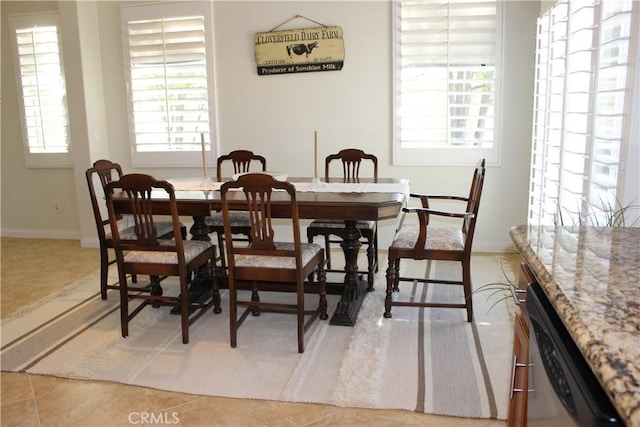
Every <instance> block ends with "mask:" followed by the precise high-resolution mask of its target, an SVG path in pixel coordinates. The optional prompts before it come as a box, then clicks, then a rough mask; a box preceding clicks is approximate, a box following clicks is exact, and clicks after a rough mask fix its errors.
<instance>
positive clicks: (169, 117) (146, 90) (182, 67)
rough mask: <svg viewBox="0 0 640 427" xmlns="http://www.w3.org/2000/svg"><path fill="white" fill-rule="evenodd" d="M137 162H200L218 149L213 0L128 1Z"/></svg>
mask: <svg viewBox="0 0 640 427" xmlns="http://www.w3.org/2000/svg"><path fill="white" fill-rule="evenodd" d="M121 11H122V19H123V32H124V34H123V41H124V52H125V69H126V72H127V93H128V108H129V126H130V133H131V144H132V147H131V148H132V164H133V165H134V166H197V165H202V147H203V141H204V145H205V152H206V156H207V158H208V159H209V160H210V161H211V162H210V163H209V164H212V161H213V159H215V158H216V154H215V152H214V151H215V146H216V143H215V121H214V118H215V114H214V103H213V100H214V96H213V90H214V85H213V55H212V47H213V41H212V39H211V35H212V34H213V30H212V19H211V3H210V2H182V3H155V4H153V5H151V4H143V5H136V6H128V5H125V6H122V9H121Z"/></svg>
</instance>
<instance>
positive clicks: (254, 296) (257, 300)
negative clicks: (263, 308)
mask: <svg viewBox="0 0 640 427" xmlns="http://www.w3.org/2000/svg"><path fill="white" fill-rule="evenodd" d="M251 302H255V303H257V304H259V303H260V294H259V293H258V288H257V286H255V284H254V286H253V289H251ZM251 314H253V315H254V316H260V307H258V305H256V306H255V307H254V308H253V310H252V311H251Z"/></svg>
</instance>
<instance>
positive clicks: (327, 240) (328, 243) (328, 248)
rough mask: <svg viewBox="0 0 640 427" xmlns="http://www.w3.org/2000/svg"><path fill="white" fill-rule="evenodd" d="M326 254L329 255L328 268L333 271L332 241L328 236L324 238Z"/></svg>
mask: <svg viewBox="0 0 640 427" xmlns="http://www.w3.org/2000/svg"><path fill="white" fill-rule="evenodd" d="M324 253H325V254H327V268H328V269H329V270H331V239H330V236H329V235H328V234H326V235H325V236H324Z"/></svg>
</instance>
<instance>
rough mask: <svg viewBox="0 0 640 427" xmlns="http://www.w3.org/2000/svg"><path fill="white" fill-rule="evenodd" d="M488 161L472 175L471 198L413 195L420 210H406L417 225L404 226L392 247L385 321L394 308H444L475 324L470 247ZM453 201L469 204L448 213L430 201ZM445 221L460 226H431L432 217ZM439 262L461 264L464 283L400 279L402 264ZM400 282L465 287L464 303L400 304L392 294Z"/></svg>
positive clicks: (457, 281) (413, 208)
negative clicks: (457, 310) (460, 312)
mask: <svg viewBox="0 0 640 427" xmlns="http://www.w3.org/2000/svg"><path fill="white" fill-rule="evenodd" d="M484 175H485V160H484V159H482V160H481V161H480V162H479V164H478V166H477V167H476V169H475V171H474V173H473V179H472V181H471V189H470V191H469V196H468V197H462V196H449V195H426V194H413V193H412V194H411V195H410V196H411V197H416V198H419V199H420V202H421V207H406V208H403V211H404V212H405V213H416V214H417V216H418V224H407V223H404V224H403V225H402V226H401V227H400V229H399V230H398V231H397V232H396V235H395V237H394V239H393V242H392V243H391V246H390V247H389V267H388V268H387V293H386V298H385V311H384V317H386V318H390V317H392V316H391V307H393V306H408V307H443V308H464V309H466V312H467V321H469V322H471V321H472V320H473V301H472V298H471V246H472V244H473V234H474V231H475V228H476V220H477V218H478V208H479V206H480V197H481V195H482V186H483V184H484ZM434 200H435V201H437V200H440V201H443V200H445V201H451V202H453V203H455V202H464V203H466V209H465V210H464V211H463V212H447V211H442V210H435V209H433V208H432V206H431V201H434ZM432 216H433V217H444V218H449V219H454V220H453V221H454V222H455V221H457V222H460V223H461V226H453V225H433V224H429V220H430V217H432ZM403 258H404V259H411V260H436V261H458V262H460V265H461V268H462V280H441V279H439V278H434V279H429V278H424V276H422V277H418V278H411V277H404V276H401V275H400V260H401V259H403ZM401 281H408V282H421V283H425V284H427V283H435V284H441V285H458V286H462V289H463V293H464V301H463V302H460V303H454V302H446V303H443V302H425V301H399V300H394V298H393V293H394V292H396V291H398V290H399V283H400V282H401Z"/></svg>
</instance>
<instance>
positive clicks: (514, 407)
mask: <svg viewBox="0 0 640 427" xmlns="http://www.w3.org/2000/svg"><path fill="white" fill-rule="evenodd" d="M528 367H529V326H528V324H527V319H525V316H524V315H523V314H522V313H517V314H516V317H515V324H514V328H513V366H512V368H511V391H510V401H509V417H508V418H507V425H508V426H510V427H524V426H526V425H527V391H528V389H529V368H528Z"/></svg>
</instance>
